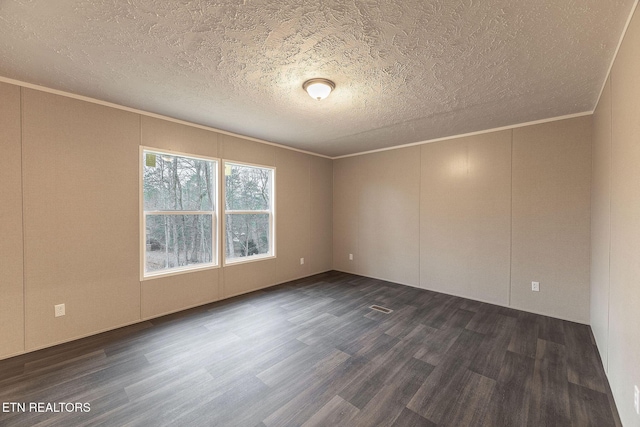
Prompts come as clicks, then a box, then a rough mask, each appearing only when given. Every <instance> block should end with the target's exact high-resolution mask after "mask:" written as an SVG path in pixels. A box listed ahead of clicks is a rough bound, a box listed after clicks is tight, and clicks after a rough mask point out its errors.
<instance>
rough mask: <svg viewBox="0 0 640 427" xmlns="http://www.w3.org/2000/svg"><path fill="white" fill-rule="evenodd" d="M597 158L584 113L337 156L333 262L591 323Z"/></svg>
mask: <svg viewBox="0 0 640 427" xmlns="http://www.w3.org/2000/svg"><path fill="white" fill-rule="evenodd" d="M590 155H591V117H581V118H576V119H569V120H562V121H556V122H551V123H547V124H542V125H537V126H529V127H523V128H518V129H514V130H513V131H499V132H493V133H488V134H484V135H479V136H473V137H467V138H457V139H452V140H448V141H442V142H437V143H431V144H423V145H421V146H414V147H409V148H403V149H398V150H389V151H383V152H379V153H373V154H366V155H361V156H354V157H347V158H343V159H338V160H336V161H335V162H334V213H333V218H334V229H333V233H334V249H333V253H334V268H335V269H337V270H342V271H349V272H353V273H357V274H362V275H365V276H371V277H377V278H382V279H386V280H390V281H395V282H400V283H405V284H409V285H414V286H420V287H423V288H427V289H433V290H437V291H440V292H445V293H449V294H454V295H459V296H463V297H468V298H473V299H477V300H482V301H488V302H493V303H496V304H502V305H506V306H513V307H517V308H520V309H523V310H528V311H532V312H536V313H541V314H546V315H550V316H555V317H559V318H563V319H568V320H573V321H576V322H582V323H588V322H589V209H590V205H589V203H590V202H589V200H590V199H589V186H590V175H591V173H590V172H591V159H590ZM349 253H353V255H354V260H353V261H349V260H348V254H349ZM417 275H419V277H417ZM532 281H539V282H540V287H541V288H540V292H538V293H534V292H531V282H532Z"/></svg>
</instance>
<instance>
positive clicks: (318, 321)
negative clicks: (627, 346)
mask: <svg viewBox="0 0 640 427" xmlns="http://www.w3.org/2000/svg"><path fill="white" fill-rule="evenodd" d="M373 304H377V305H381V306H384V307H387V308H390V309H392V310H393V312H392V313H390V314H384V313H380V312H377V311H374V310H372V309H370V308H369V307H370V306H371V305H373ZM8 402H26V403H27V410H26V411H25V412H21V411H14V412H0V425H2V426H32V425H39V426H40V425H41V426H76V425H82V426H125V425H126V426H162V425H178V426H248V427H254V426H264V427H274V426H278V427H279V426H305V427H308V426H457V427H462V426H490V427H496V426H535V427H539V426H580V427H587V426H597V427H606V426H619V425H620V422H619V419H618V415H617V412H616V410H615V407H612V406H611V403H610V402H612V399H611V395H610V390H609V386H608V383H607V381H606V377H605V375H604V372H603V369H602V364H601V362H600V359H599V356H598V354H597V351H596V349H595V345H594V342H593V339H592V335H591V331H590V329H589V327H588V326H585V325H580V324H576V323H571V322H566V321H562V320H557V319H552V318H548V317H544V316H538V315H535V314H531V313H525V312H521V311H517V310H512V309H509V308H504V307H499V306H494V305H490V304H484V303H480V302H477V301H472V300H467V299H464V298H458V297H453V296H449V295H444V294H439V293H435V292H430V291H426V290H422V289H415V288H411V287H407V286H402V285H398V284H394V283H389V282H385V281H381V280H375V279H369V278H364V277H360V276H355V275H351V274H346V273H339V272H329V273H324V274H321V275H316V276H313V277H309V278H306V279H302V280H298V281H294V282H290V283H287V284H284V285H280V286H277V287H273V288H269V289H267V290H264V291H259V292H254V293H251V294H248V295H244V296H241V297H237V298H233V299H230V300H225V301H220V302H217V303H214V304H209V305H206V306H203V307H199V308H197V309H192V310H188V311H184V312H181V313H177V314H174V315H170V316H165V317H162V318H159V319H154V320H151V321H147V322H143V323H140V324H137V325H133V326H130V327H126V328H121V329H118V330H115V331H111V332H107V333H103V334H100V335H96V336H93V337H89V338H85V339H82V340H78V341H74V342H71V343H67V344H63V345H59V346H57V347H53V348H49V349H45V350H41V351H38V352H34V353H31V354H26V355H23V356H18V357H15V358H12V359H8V360H4V361H0V404H2V403H5V404H6V403H8ZM31 402H44V403H47V402H50V403H55V402H72V403H74V402H81V403H85V402H86V403H89V404H90V409H91V410H90V412H84V413H79V412H74V413H68V412H65V411H63V412H57V413H52V412H35V411H29V406H28V405H29V403H31ZM0 409H2V408H0Z"/></svg>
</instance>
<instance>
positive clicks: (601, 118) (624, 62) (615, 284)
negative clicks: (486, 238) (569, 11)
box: [591, 10, 640, 426]
mask: <svg viewBox="0 0 640 427" xmlns="http://www.w3.org/2000/svg"><path fill="white" fill-rule="evenodd" d="M638 76H640V14H639V13H638V11H637V10H636V12H635V14H634V16H633V18H632V20H631V23H630V25H629V28H628V30H627V33H626V35H625V38H624V40H623V42H622V45H621V47H620V50H619V52H618V55H617V58H616V60H615V62H614V65H613V68H612V70H611V75H610V82H609V85H610V88H609V87H607V88H605V92H604V94H603V96H602V98H601V100H600V103H599V104H598V108H597V111H596V116H595V125H594V128H595V129H596V133H595V135H594V141H593V153H594V170H597V171H598V173H597V174H594V182H593V197H594V204H597V206H594V209H595V210H596V212H599V213H600V214H599V215H597V216H595V217H594V224H593V227H594V236H596V238H595V239H594V241H593V253H592V258H593V262H594V267H596V263H597V272H598V274H597V275H594V277H593V278H592V284H591V289H592V298H593V300H594V301H593V304H592V305H591V307H592V322H593V331H594V333H595V334H596V342H597V344H598V348H599V350H600V354H601V355H603V358H605V360H607V365H606V366H607V376H608V378H609V383H610V385H611V389H612V391H613V396H614V398H615V400H616V404H617V407H618V412H619V414H620V418H621V419H622V423H623V424H624V425H625V426H627V425H628V426H632V425H639V424H640V416H639V415H637V414H636V413H635V410H634V407H633V397H634V396H633V395H634V386H637V387H640V332H639V327H640V285H639V284H640V262H638V254H640V191H639V188H640V186H639V183H640V166H639V165H640V120H639V119H638V118H639V117H640V103H638V99H640V78H639V77H638ZM609 91H610V92H609ZM609 129H610V134H609V133H608V132H607V131H608V130H609ZM609 150H610V151H609ZM609 156H610V162H611V163H610V168H608V167H607V165H606V163H607V161H608V160H609ZM607 185H609V186H610V190H609V191H608V192H607ZM609 203H610V214H609V215H607V214H606V211H607V207H608V205H609ZM609 227H610V232H607V228H609ZM609 233H610V234H609ZM608 237H610V239H608ZM609 248H610V249H609ZM608 251H610V252H609V254H610V262H609V265H608V266H607V263H606V259H605V256H606V254H607V252H608ZM607 269H608V270H609V276H608V277H607ZM607 294H608V299H607ZM607 319H608V322H607Z"/></svg>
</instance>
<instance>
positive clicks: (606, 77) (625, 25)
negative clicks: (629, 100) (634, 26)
mask: <svg viewBox="0 0 640 427" xmlns="http://www.w3.org/2000/svg"><path fill="white" fill-rule="evenodd" d="M638 1H639V0H635V1H634V3H633V6H631V12H629V16H628V17H627V22H626V23H625V24H624V28H623V29H622V34H620V40H618V46H616V50H615V52H614V53H613V58H611V63H610V64H609V69H608V71H607V75H606V76H605V78H604V82H603V83H602V87H601V88H600V94H599V95H598V99H597V100H596V103H595V104H594V105H593V111H595V110H596V108H597V107H598V104H599V103H600V98H602V92H604V87H605V86H606V85H607V80H608V79H609V76H610V75H611V70H612V69H613V64H614V63H615V62H616V58H617V57H618V52H619V51H620V46H622V41H623V40H624V36H625V35H627V30H628V29H629V24H630V23H631V19H632V18H633V14H634V13H635V11H636V9H637V7H638Z"/></svg>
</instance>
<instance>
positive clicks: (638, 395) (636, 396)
mask: <svg viewBox="0 0 640 427" xmlns="http://www.w3.org/2000/svg"><path fill="white" fill-rule="evenodd" d="M633 407H634V408H636V414H638V415H640V390H638V386H637V385H635V386H633Z"/></svg>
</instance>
